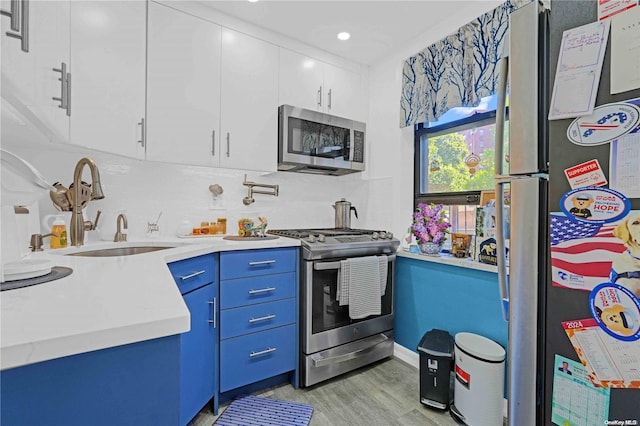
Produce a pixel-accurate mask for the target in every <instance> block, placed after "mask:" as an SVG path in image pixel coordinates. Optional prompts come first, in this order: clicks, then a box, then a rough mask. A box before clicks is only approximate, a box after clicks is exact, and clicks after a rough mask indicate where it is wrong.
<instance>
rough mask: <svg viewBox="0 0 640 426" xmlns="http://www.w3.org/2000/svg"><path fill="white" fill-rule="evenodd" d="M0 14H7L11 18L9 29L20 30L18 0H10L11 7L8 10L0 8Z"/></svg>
mask: <svg viewBox="0 0 640 426" xmlns="http://www.w3.org/2000/svg"><path fill="white" fill-rule="evenodd" d="M0 14H1V15H4V16H8V17H9V18H10V19H11V23H10V28H11V31H20V0H11V9H10V10H9V12H7V11H6V10H0Z"/></svg>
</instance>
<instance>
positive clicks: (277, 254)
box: [220, 247, 298, 280]
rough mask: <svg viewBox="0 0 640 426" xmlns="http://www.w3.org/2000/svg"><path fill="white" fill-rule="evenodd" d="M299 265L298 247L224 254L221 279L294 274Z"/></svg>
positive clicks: (221, 254) (222, 256) (221, 264)
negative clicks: (284, 273) (285, 273)
mask: <svg viewBox="0 0 640 426" xmlns="http://www.w3.org/2000/svg"><path fill="white" fill-rule="evenodd" d="M297 263H298V247H285V248H275V249H260V250H242V251H229V252H223V253H220V279H221V280H226V279H230V278H242V277H255V276H256V275H269V274H280V273H283V272H293V271H295V270H296V268H297Z"/></svg>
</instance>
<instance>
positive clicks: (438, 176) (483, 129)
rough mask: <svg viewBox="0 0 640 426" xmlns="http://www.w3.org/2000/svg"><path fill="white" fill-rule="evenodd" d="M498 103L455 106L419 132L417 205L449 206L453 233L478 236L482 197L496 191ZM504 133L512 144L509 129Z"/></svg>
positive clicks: (490, 99)
mask: <svg viewBox="0 0 640 426" xmlns="http://www.w3.org/2000/svg"><path fill="white" fill-rule="evenodd" d="M496 101H497V95H494V96H490V97H487V98H483V99H482V102H481V103H480V105H478V106H477V107H473V108H471V107H470V108H467V107H460V108H453V109H451V110H449V111H448V112H447V113H446V114H444V115H442V116H441V117H440V118H439V119H438V121H435V122H429V123H424V124H423V125H420V126H417V128H416V132H415V144H416V147H415V152H416V160H415V168H414V170H415V197H414V198H415V199H414V203H415V204H416V205H417V203H419V202H423V203H435V204H445V205H447V206H448V207H447V208H448V217H449V219H450V220H451V223H452V228H451V232H453V233H464V234H474V233H475V222H476V207H477V206H479V203H480V193H481V191H490V190H493V189H494V185H495V182H494V175H495V149H494V148H495V131H496V126H495V109H496ZM504 132H505V140H506V141H508V140H509V139H508V137H509V135H508V125H505V129H504ZM506 152H508V146H505V153H506ZM503 161H504V162H505V165H506V159H503Z"/></svg>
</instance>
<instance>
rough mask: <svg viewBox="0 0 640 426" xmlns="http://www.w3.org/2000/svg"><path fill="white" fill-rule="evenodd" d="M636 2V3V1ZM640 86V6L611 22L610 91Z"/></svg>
mask: <svg viewBox="0 0 640 426" xmlns="http://www.w3.org/2000/svg"><path fill="white" fill-rule="evenodd" d="M636 4H637V3H636ZM638 88H640V7H635V8H634V9H632V10H628V11H626V12H624V13H620V14H618V15H616V16H615V17H614V18H613V19H612V23H611V89H610V90H611V93H612V94H614V93H622V92H626V91H629V90H633V89H638Z"/></svg>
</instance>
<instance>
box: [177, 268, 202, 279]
mask: <svg viewBox="0 0 640 426" xmlns="http://www.w3.org/2000/svg"><path fill="white" fill-rule="evenodd" d="M204 273H205V271H204V270H202V271H198V272H194V273H193V274H189V275H182V276H181V277H180V279H181V280H182V281H184V280H188V279H190V278H193V277H197V276H198V275H202V274H204Z"/></svg>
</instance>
